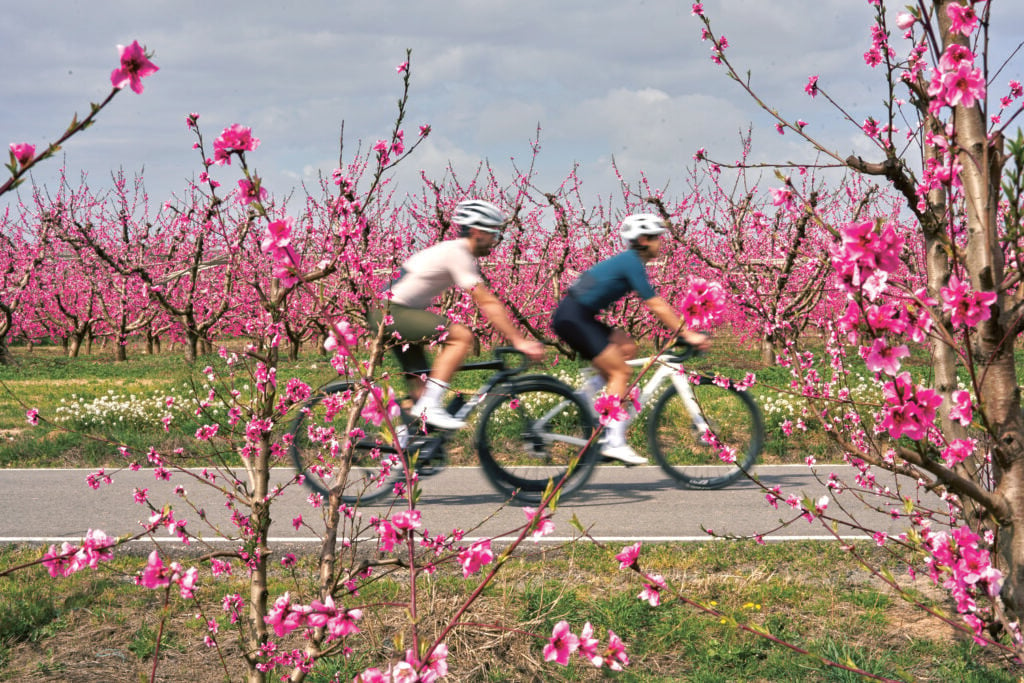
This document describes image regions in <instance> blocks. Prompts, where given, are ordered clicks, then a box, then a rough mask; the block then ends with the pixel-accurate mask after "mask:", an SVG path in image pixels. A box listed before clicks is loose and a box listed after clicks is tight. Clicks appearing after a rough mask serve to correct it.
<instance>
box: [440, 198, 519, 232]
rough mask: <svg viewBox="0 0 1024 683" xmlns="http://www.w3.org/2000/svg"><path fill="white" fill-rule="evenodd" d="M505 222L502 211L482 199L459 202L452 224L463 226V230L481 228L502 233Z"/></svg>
mask: <svg viewBox="0 0 1024 683" xmlns="http://www.w3.org/2000/svg"><path fill="white" fill-rule="evenodd" d="M505 220H506V218H505V214H504V213H502V211H501V209H499V208H498V207H496V206H495V205H494V204H491V203H490V202H486V201H484V200H482V199H470V200H467V201H464V202H459V204H458V206H456V207H455V215H454V216H453V217H452V222H453V223H456V224H458V225H460V226H462V229H463V230H468V229H469V228H479V229H481V230H486V231H487V232H501V230H502V228H503V227H505Z"/></svg>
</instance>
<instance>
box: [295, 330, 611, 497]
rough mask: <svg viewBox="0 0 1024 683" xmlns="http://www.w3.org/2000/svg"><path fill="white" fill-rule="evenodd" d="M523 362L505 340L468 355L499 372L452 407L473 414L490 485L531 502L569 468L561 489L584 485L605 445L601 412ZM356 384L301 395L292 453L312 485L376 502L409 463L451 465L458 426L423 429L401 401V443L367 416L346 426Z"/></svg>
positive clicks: (423, 470) (426, 467)
mask: <svg viewBox="0 0 1024 683" xmlns="http://www.w3.org/2000/svg"><path fill="white" fill-rule="evenodd" d="M512 356H519V358H520V362H519V363H518V364H511V363H510V362H509V360H508V359H509V358H511V357H512ZM527 366H528V361H527V360H526V358H525V357H524V356H523V355H522V354H521V353H520V352H519V351H516V350H515V349H513V348H509V347H499V348H496V349H495V350H494V358H493V359H492V360H487V361H480V362H474V363H467V364H464V365H463V366H461V367H460V368H459V370H458V371H459V372H460V373H461V372H468V371H478V370H493V371H494V373H493V374H492V375H491V376H490V377H489V378H487V380H485V381H484V383H483V384H482V385H481V386H480V388H479V389H477V390H476V391H475V392H474V393H457V394H456V395H455V396H454V398H453V399H452V400H451V402H450V403H449V404H448V405H447V407H446V410H447V411H448V412H449V413H450V414H451V415H453V416H455V417H456V418H458V419H460V420H469V421H472V420H474V419H475V422H476V433H475V436H474V442H475V446H476V452H477V457H478V459H479V462H480V465H481V468H482V470H483V472H484V474H485V476H486V477H487V479H488V480H489V481H490V483H491V485H492V486H494V488H495V489H497V490H498V491H499V492H500V493H501V494H503V495H505V496H506V497H508V498H512V499H514V500H516V501H517V502H522V503H533V502H537V501H539V500H540V499H541V497H542V496H543V494H544V491H545V490H546V489H547V487H548V482H549V481H550V480H552V479H553V480H554V481H558V480H560V479H562V478H563V477H564V476H565V475H566V474H568V477H567V479H566V481H565V482H564V484H563V486H562V492H563V494H568V493H571V492H572V491H574V490H576V489H578V488H579V487H580V486H582V485H583V484H584V483H585V482H586V478H587V477H588V476H589V474H590V472H591V471H592V470H593V465H594V462H593V461H594V460H596V459H597V458H598V457H599V455H598V452H597V448H596V444H592V443H591V442H592V438H591V437H592V436H593V434H594V432H595V431H596V429H597V421H596V418H595V417H594V415H593V413H592V411H591V408H590V406H589V404H587V403H586V402H585V401H584V399H583V398H581V397H580V396H578V395H577V394H576V392H575V391H574V390H573V389H572V387H570V386H569V385H567V384H565V383H564V382H562V381H560V380H558V379H556V378H554V377H551V376H549V375H537V374H529V375H524V374H522V373H523V372H524V371H525V370H526V368H527ZM360 389H361V385H360V384H359V383H357V382H352V381H350V380H346V379H340V380H336V381H333V382H330V383H328V384H327V385H325V386H324V387H322V388H321V389H320V390H319V391H317V392H316V393H315V394H314V395H313V396H312V397H311V398H310V399H308V400H307V401H306V402H305V403H304V404H303V405H302V407H301V408H300V410H299V412H298V414H297V415H296V417H295V418H294V419H293V420H292V422H291V424H290V425H289V427H288V439H287V440H288V442H289V446H288V453H289V455H290V457H291V459H292V463H293V464H294V466H295V469H296V471H298V472H299V473H300V474H302V475H303V477H304V478H305V479H304V481H305V483H306V485H307V486H309V487H310V488H311V489H312V490H313V491H315V492H317V493H319V494H321V495H325V496H326V495H327V494H328V491H329V490H330V489H331V488H332V487H334V486H338V485H339V484H340V485H341V486H342V491H341V498H342V500H343V501H345V502H346V503H355V502H359V501H361V502H370V501H372V500H375V499H377V498H380V497H382V496H384V495H386V494H389V493H392V492H394V491H395V490H396V486H397V487H399V488H400V487H401V486H402V485H403V484H404V482H405V480H406V478H405V468H406V467H407V466H409V464H410V463H411V464H412V466H413V467H414V468H415V470H416V472H417V473H418V474H419V475H420V476H421V477H422V476H427V475H431V474H435V473H437V472H439V471H440V470H441V469H443V468H444V467H445V465H446V464H447V462H448V451H447V446H448V445H449V443H450V442H451V440H452V438H453V436H454V434H455V433H456V431H458V430H456V431H449V430H440V429H436V428H433V427H430V426H426V427H425V429H424V427H422V426H421V423H420V421H419V420H418V419H417V418H416V417H414V416H411V415H409V414H408V413H405V412H404V411H403V412H402V415H401V418H400V420H396V422H400V423H401V424H404V425H405V426H406V429H408V430H409V433H410V438H409V440H408V443H407V444H406V445H405V447H404V448H398V447H397V446H396V444H395V443H394V440H393V438H392V434H391V431H390V430H388V429H386V428H385V426H383V425H382V426H376V425H374V424H372V423H370V422H368V421H366V420H365V419H362V418H360V419H358V420H356V422H355V424H354V426H353V429H352V430H351V431H347V428H348V425H347V424H346V421H347V419H348V418H349V411H348V410H346V406H348V405H349V404H350V403H351V402H352V401H353V400H355V399H357V398H358V394H359V392H360ZM362 390H363V391H366V389H365V388H364V389H362ZM367 400H373V399H372V397H370V398H368V399H367ZM478 412H479V415H477V413H478ZM346 434H348V435H350V436H349V438H354V439H357V441H356V443H355V445H354V448H353V449H352V458H351V463H350V468H349V471H348V473H347V475H346V474H345V471H344V466H343V465H344V463H343V462H342V460H343V458H342V457H341V456H342V454H343V453H344V450H345V441H346ZM575 462H578V464H577V465H576V466H573V463H575Z"/></svg>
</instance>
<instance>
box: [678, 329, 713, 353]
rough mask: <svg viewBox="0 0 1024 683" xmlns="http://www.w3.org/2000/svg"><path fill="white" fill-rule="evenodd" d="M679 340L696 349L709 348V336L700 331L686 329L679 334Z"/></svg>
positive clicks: (705, 349)
mask: <svg viewBox="0 0 1024 683" xmlns="http://www.w3.org/2000/svg"><path fill="white" fill-rule="evenodd" d="M679 341H681V342H683V343H684V344H687V345H689V346H692V347H693V348H695V349H697V350H698V351H707V350H708V349H710V348H711V337H709V336H708V335H706V334H704V333H702V332H694V331H693V330H686V331H685V332H683V333H681V334H680V335H679Z"/></svg>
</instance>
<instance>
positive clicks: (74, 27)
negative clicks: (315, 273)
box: [0, 0, 1024, 203]
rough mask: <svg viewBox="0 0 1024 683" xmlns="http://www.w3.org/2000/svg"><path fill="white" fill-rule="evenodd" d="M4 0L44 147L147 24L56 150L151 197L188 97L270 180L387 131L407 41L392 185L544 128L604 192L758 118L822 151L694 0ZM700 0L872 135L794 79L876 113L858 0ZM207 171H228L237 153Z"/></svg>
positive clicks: (21, 78)
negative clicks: (111, 94) (397, 167)
mask: <svg viewBox="0 0 1024 683" xmlns="http://www.w3.org/2000/svg"><path fill="white" fill-rule="evenodd" d="M0 2H2V5H3V15H4V22H3V23H2V24H0V44H2V45H3V47H4V49H3V51H2V53H0V55H2V56H0V89H2V92H3V93H4V106H3V107H2V109H0V130H2V132H3V138H4V139H3V140H0V142H3V144H4V145H7V144H8V143H10V142H30V143H33V144H35V145H36V146H37V147H42V146H44V145H45V144H46V143H47V142H49V141H51V140H53V139H54V138H55V137H56V136H58V135H59V134H60V133H61V132H62V131H63V130H64V128H65V127H66V126H67V124H68V122H69V121H70V119H71V115H72V114H73V113H75V112H77V113H78V114H79V115H80V116H83V115H84V114H86V113H87V112H88V105H89V103H90V102H98V101H100V100H101V99H102V98H103V97H105V96H106V94H107V92H108V91H109V89H110V79H109V77H110V71H111V70H112V69H113V68H114V67H115V66H116V65H117V49H116V46H117V45H118V44H128V43H130V42H131V41H132V40H138V41H139V42H140V43H142V44H144V45H145V46H146V47H147V48H148V49H149V50H151V51H152V52H154V56H153V61H154V62H155V63H156V64H157V65H158V66H159V67H160V71H159V72H158V73H156V74H155V75H153V76H151V77H150V78H148V79H146V80H145V81H144V84H145V92H144V93H143V94H142V95H136V94H134V93H132V92H130V91H129V90H128V89H126V90H125V92H123V93H122V94H121V95H119V96H118V97H117V98H115V100H114V102H113V103H112V104H111V105H110V107H108V109H107V110H105V111H104V112H103V113H102V114H101V116H100V119H99V121H98V123H97V124H96V125H95V126H94V127H93V128H91V129H90V130H88V131H86V132H85V133H83V134H81V135H80V136H78V137H76V138H74V139H72V140H71V141H70V142H69V143H68V144H67V145H66V146H65V148H64V155H66V156H65V157H64V159H63V161H65V162H66V166H67V169H68V171H69V177H70V178H71V180H72V181H73V182H75V183H76V184H77V183H78V180H79V178H80V174H81V173H82V172H85V173H87V174H88V183H89V185H90V187H92V188H93V190H94V191H101V190H103V189H105V188H108V187H109V186H110V174H111V171H112V170H114V169H117V168H123V169H124V170H125V171H126V172H128V173H129V174H134V173H136V172H142V173H143V177H144V178H145V183H146V187H147V189H148V190H149V193H150V195H151V197H152V199H153V201H154V202H155V203H159V202H162V201H164V200H165V199H167V198H169V197H170V196H171V194H172V193H175V192H181V191H182V189H183V188H184V187H185V184H186V181H187V179H189V178H191V177H194V176H195V175H197V174H198V172H199V170H200V168H199V163H198V162H199V159H198V157H197V153H196V152H195V151H194V150H192V143H193V142H194V138H193V137H192V136H191V134H190V132H189V130H188V129H187V128H186V126H185V116H186V114H188V113H189V112H196V113H198V114H199V115H200V119H199V121H200V124H201V126H202V129H203V132H204V135H205V136H206V139H207V143H208V144H212V141H213V139H214V138H215V137H216V136H217V135H218V134H219V133H220V131H221V130H222V129H223V128H224V127H225V126H228V125H231V124H233V123H241V124H243V125H246V126H250V127H252V129H253V133H254V134H255V135H256V136H257V137H258V138H260V139H261V141H262V144H261V146H260V148H259V149H258V150H257V152H256V153H255V154H252V155H250V162H251V164H252V165H253V166H254V167H255V168H256V170H257V171H258V172H259V173H260V174H261V175H262V176H263V177H264V179H265V180H264V186H265V187H267V188H268V189H270V190H271V191H272V192H273V193H274V194H276V195H278V196H282V195H284V194H286V193H288V192H289V191H291V190H293V189H298V190H299V192H300V194H301V185H302V183H310V184H312V185H313V186H315V183H316V179H317V177H318V175H319V174H320V173H330V171H331V169H333V168H334V167H336V166H337V165H338V164H337V160H338V153H339V150H338V136H339V130H340V127H341V124H342V122H344V126H345V139H346V143H345V153H346V160H348V159H351V156H352V154H353V153H354V151H355V150H356V148H357V145H358V144H359V143H360V142H362V144H363V145H364V147H365V146H366V145H372V144H373V143H374V142H375V141H376V140H377V139H378V138H382V137H385V136H386V135H387V133H388V132H389V130H390V128H391V125H392V123H393V117H394V114H395V103H396V101H397V99H398V97H399V95H400V94H401V85H402V84H401V79H400V78H399V76H398V75H397V74H396V71H395V67H396V65H398V64H399V63H400V62H402V61H404V58H405V50H406V48H411V49H412V90H411V99H410V104H409V109H408V115H407V124H406V126H405V128H406V135H407V136H408V137H414V136H415V133H416V131H417V129H418V126H419V125H420V124H423V123H429V124H430V125H431V126H432V128H433V133H432V135H431V136H430V137H429V138H428V140H427V142H426V143H425V144H424V145H423V146H421V148H420V149H419V150H417V153H416V154H415V155H414V156H413V157H412V158H410V159H409V160H408V161H406V162H405V170H404V171H403V172H402V173H401V174H400V175H398V176H397V181H398V184H399V191H400V192H401V193H405V192H410V193H412V192H415V191H416V190H417V189H418V185H419V181H418V180H417V178H418V174H419V171H420V170H421V169H422V170H425V171H426V172H427V174H428V175H429V176H431V177H433V178H440V177H441V174H442V173H443V170H444V168H445V166H446V164H448V163H449V162H451V163H452V164H453V166H454V167H455V169H456V170H457V172H459V173H460V174H461V175H464V176H468V175H470V174H471V173H472V171H473V169H474V168H475V167H476V165H477V164H478V163H479V162H480V161H481V160H488V161H490V163H491V164H492V165H493V166H494V167H495V168H496V169H497V170H498V172H499V173H501V174H504V177H506V178H507V177H509V176H510V175H511V174H512V171H513V161H512V159H513V158H514V159H515V163H516V164H518V165H519V166H521V167H522V166H525V165H527V164H528V162H529V158H530V141H531V139H533V137H534V136H535V134H536V130H537V127H538V125H539V126H540V129H541V133H540V142H541V146H542V151H541V153H540V157H539V159H538V169H539V174H538V184H539V185H540V187H541V189H542V190H547V191H552V190H554V189H556V188H557V186H558V184H559V183H560V181H561V180H562V179H564V177H565V176H566V175H567V174H568V172H569V171H570V169H571V168H572V166H573V164H579V168H580V172H579V175H580V177H581V178H582V180H583V188H584V191H585V192H586V193H587V194H588V195H589V196H590V197H592V198H594V200H595V201H597V200H598V198H600V197H607V196H608V195H609V194H610V193H613V192H614V190H615V187H616V184H615V180H614V175H613V171H612V160H613V159H614V161H615V162H617V164H618V166H619V168H620V169H621V170H622V172H623V173H624V174H625V176H626V178H627V179H628V180H630V181H634V182H635V180H636V179H637V178H638V177H639V174H640V173H641V172H643V173H645V174H646V175H647V176H648V177H649V178H650V179H651V180H652V182H653V183H654V184H655V185H656V186H663V185H665V184H668V188H669V193H670V194H671V193H672V189H673V188H678V189H679V190H680V191H681V190H682V189H683V188H684V186H685V169H686V167H687V165H688V164H690V163H691V157H692V155H693V154H694V152H695V150H697V149H698V148H701V147H704V148H706V149H707V150H708V153H709V155H711V156H712V157H714V158H716V159H719V160H722V161H731V160H733V159H735V158H737V156H738V154H739V150H740V146H739V133H740V131H741V130H744V129H745V128H746V127H747V126H748V125H750V124H753V125H754V127H755V132H754V156H755V157H756V158H758V159H769V158H770V159H775V160H778V159H791V160H797V161H807V160H809V159H810V158H811V157H810V156H809V155H808V153H807V151H806V148H805V147H803V146H801V145H799V144H798V141H797V140H796V139H795V138H794V136H792V135H791V134H790V135H787V136H779V135H778V134H777V133H776V132H775V131H774V129H773V128H772V127H771V123H770V121H769V120H768V119H767V117H766V116H765V115H764V114H762V113H760V111H759V110H758V109H757V107H756V106H755V105H754V103H753V102H752V101H751V100H749V98H747V97H746V96H745V95H744V94H743V93H742V91H741V90H740V88H738V87H737V86H736V84H734V83H733V82H731V81H730V80H729V79H727V78H726V77H725V76H724V72H723V70H722V68H721V67H717V66H715V65H714V64H712V63H711V61H710V60H709V58H708V57H709V44H708V43H702V42H701V41H700V39H699V33H700V22H699V21H698V20H697V19H696V18H695V17H693V16H691V14H690V5H691V3H690V2H689V1H688V0H687V1H675V0H642V1H639V2H636V1H632V2H622V1H621V0H615V1H613V0H560V1H558V2H552V1H550V0H486V1H484V0H477V1H471V0H456V1H450V2H430V1H426V0H416V1H412V0H408V1H407V0H395V1H385V0H381V1H379V2H365V1H364V2H350V1H346V0H309V1H303V2H273V1H271V0H262V1H261V2H246V3H242V2H234V1H231V0H218V1H215V2H209V1H206V2H195V1H193V0H173V1H171V0H147V1H146V2H138V1H137V0H133V1H132V2H126V1H122V0H92V1H91V2H84V1H83V2H67V1H61V0H52V1H47V2H25V1H24V0H0ZM898 4H902V3H898ZM993 4H994V5H995V8H994V12H995V18H996V25H997V26H1004V27H1008V28H1007V29H1006V30H1003V31H1001V33H1002V35H1003V36H1005V38H1001V41H1002V42H1000V43H999V44H998V45H997V49H999V50H1000V51H1001V52H1002V53H1004V54H1005V53H1006V52H1007V51H1008V50H1007V47H1008V45H1009V44H1010V42H1011V41H1015V40H1018V39H1019V38H1020V32H1019V27H1020V26H1024V3H1020V2H1019V0H1008V1H1003V2H998V3H996V2H993ZM705 5H706V11H707V13H708V15H709V16H710V17H711V18H712V21H713V25H714V27H715V30H716V32H718V33H720V34H724V35H726V36H727V37H728V39H729V42H730V45H731V47H730V48H729V55H730V58H731V59H732V60H733V61H734V63H735V64H737V65H738V66H740V67H741V68H743V69H749V70H750V71H751V74H752V82H753V84H754V85H755V87H756V88H757V89H758V90H759V91H760V92H761V93H762V94H763V95H764V96H765V97H766V98H767V99H769V100H770V101H771V103H772V104H773V105H774V106H776V107H777V108H778V109H779V110H780V112H782V113H783V114H785V115H787V116H791V117H792V118H797V117H799V118H802V119H804V120H806V121H807V122H808V123H809V129H808V130H810V131H813V132H814V133H815V134H816V135H820V136H821V137H822V139H826V140H829V141H831V142H832V143H833V144H834V145H835V147H836V149H838V150H839V151H840V152H842V153H844V154H846V153H850V152H853V151H859V150H861V149H863V148H862V147H861V144H862V143H860V142H859V141H858V137H859V136H858V135H857V132H858V131H857V130H856V129H854V128H853V127H851V126H850V125H849V124H848V123H844V122H843V121H842V120H841V118H840V117H839V116H838V115H837V114H836V112H835V111H834V110H832V109H830V108H829V106H828V104H827V103H826V102H824V101H823V98H820V97H819V98H817V99H815V100H811V99H810V98H808V97H807V96H806V95H805V94H804V92H803V87H804V84H805V83H806V82H807V77H808V76H809V75H812V74H818V75H820V81H819V83H820V85H821V86H822V87H823V88H824V89H826V90H827V91H829V92H830V93H831V94H833V95H834V96H835V97H836V98H837V99H839V100H840V101H842V102H843V103H844V105H845V106H847V107H848V109H849V111H850V113H851V115H853V117H854V118H855V119H856V120H858V121H860V120H863V118H865V117H866V116H867V115H868V114H870V113H873V112H874V113H877V111H878V105H879V103H880V102H881V101H882V99H883V96H884V94H885V93H884V90H883V89H882V82H881V81H880V80H879V75H880V74H879V73H878V72H875V71H872V70H870V69H868V68H867V67H866V66H865V65H864V63H863V60H862V58H861V55H862V54H863V53H864V52H865V51H866V50H867V48H868V47H869V44H870V38H869V32H868V27H869V22H870V19H871V16H872V10H871V8H870V7H869V6H868V3H867V2H866V1H865V0H789V1H787V2H785V3H782V2H778V1H774V2H773V1H771V0H728V1H727V2H715V1H709V2H706V3H705ZM783 8H784V9H783ZM1009 27H1016V29H1018V30H1011V29H1010V28H1009ZM895 44H896V45H897V47H898V49H901V50H902V49H904V47H905V42H904V41H902V39H897V40H896V41H895ZM1022 66H1024V65H1022V63H1021V59H1018V61H1017V62H1015V63H1013V64H1011V65H1010V66H1009V67H1008V68H1007V69H1006V70H1004V71H1003V73H1001V74H1000V75H999V78H998V80H997V84H998V85H999V88H998V93H999V94H1002V92H1003V90H1004V88H1005V84H1006V82H1007V81H1008V80H1009V79H1011V78H1016V79H1022V78H1024V75H1022ZM61 162H62V160H61V159H58V160H56V161H50V162H47V163H46V165H45V166H43V167H41V168H39V169H38V170H37V171H35V172H34V181H35V182H36V183H37V184H41V185H47V186H49V187H51V188H52V187H53V186H54V184H55V183H56V171H57V169H58V168H59V167H60V165H61ZM215 177H216V178H217V179H218V180H220V181H221V182H223V183H224V184H225V186H228V184H230V185H232V186H233V185H234V184H235V182H236V180H237V178H238V175H237V169H236V168H221V169H219V170H218V171H217V174H216V176H215ZM26 185H27V183H26ZM24 187H25V186H23V188H24ZM21 191H22V192H23V193H24V192H25V190H24V189H22V190H21ZM0 202H4V200H0ZM4 203H5V202H4Z"/></svg>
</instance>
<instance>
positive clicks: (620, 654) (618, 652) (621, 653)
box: [604, 629, 629, 671]
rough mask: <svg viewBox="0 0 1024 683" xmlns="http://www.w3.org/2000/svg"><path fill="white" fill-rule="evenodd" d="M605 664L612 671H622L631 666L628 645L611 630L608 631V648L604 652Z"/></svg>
mask: <svg viewBox="0 0 1024 683" xmlns="http://www.w3.org/2000/svg"><path fill="white" fill-rule="evenodd" d="M604 663H605V664H606V665H607V666H608V668H609V669H611V670H612V671H622V667H624V666H629V657H627V656H626V645H625V644H624V643H623V642H622V639H621V638H619V637H618V636H617V635H615V632H614V631H612V630H611V629H608V647H607V649H605V651H604Z"/></svg>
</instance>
